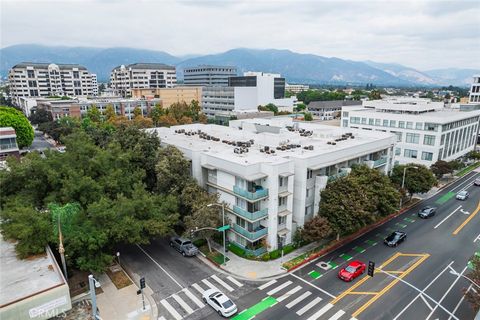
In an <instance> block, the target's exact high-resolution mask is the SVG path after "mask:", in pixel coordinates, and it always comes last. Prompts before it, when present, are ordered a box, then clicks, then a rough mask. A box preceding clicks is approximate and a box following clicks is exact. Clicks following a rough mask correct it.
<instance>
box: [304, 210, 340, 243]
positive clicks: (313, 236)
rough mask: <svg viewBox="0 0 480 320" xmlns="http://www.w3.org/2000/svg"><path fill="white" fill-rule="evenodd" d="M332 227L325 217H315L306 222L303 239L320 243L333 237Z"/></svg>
mask: <svg viewBox="0 0 480 320" xmlns="http://www.w3.org/2000/svg"><path fill="white" fill-rule="evenodd" d="M332 232H333V230H332V227H331V226H330V223H329V222H328V220H327V219H326V218H325V217H322V216H319V215H317V216H315V217H313V219H311V220H310V221H308V222H306V223H305V225H304V227H303V230H302V238H303V239H305V240H307V241H318V240H323V239H325V238H328V237H329V236H331V235H332Z"/></svg>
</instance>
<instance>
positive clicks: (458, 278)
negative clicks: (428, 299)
mask: <svg viewBox="0 0 480 320" xmlns="http://www.w3.org/2000/svg"><path fill="white" fill-rule="evenodd" d="M467 268H468V267H465V268H463V270H462V272H460V274H459V275H458V276H457V278H456V279H455V281H453V283H452V284H451V285H450V287H448V290H447V291H445V293H444V294H443V296H442V298H441V299H440V300H439V301H438V304H441V303H442V301H443V299H445V297H446V296H447V294H448V293H449V292H450V290H452V288H453V286H455V284H457V282H458V280H460V278H461V277H462V275H463V273H464V272H465V270H467ZM437 308H438V305H436V306H435V308H433V310H432V311H431V312H430V314H429V315H428V317H427V318H426V319H425V320H428V319H430V317H431V316H432V315H433V313H434V312H435V310H437Z"/></svg>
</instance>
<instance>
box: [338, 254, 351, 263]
mask: <svg viewBox="0 0 480 320" xmlns="http://www.w3.org/2000/svg"><path fill="white" fill-rule="evenodd" d="M340 258H342V259H343V260H345V261H350V260H352V259H353V257H352V256H349V255H348V254H345V253H342V254H341V255H340Z"/></svg>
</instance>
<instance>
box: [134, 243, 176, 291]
mask: <svg viewBox="0 0 480 320" xmlns="http://www.w3.org/2000/svg"><path fill="white" fill-rule="evenodd" d="M137 247H139V248H140V250H142V251H143V253H145V255H146V256H147V257H149V258H150V260H152V261H153V263H155V264H156V265H157V267H159V268H160V269H162V271H163V272H165V274H166V275H167V276H169V277H170V279H172V280H173V282H175V283H176V284H177V285H178V286H179V287H180V289H183V286H182V285H181V284H180V283H178V281H177V280H175V278H173V276H171V275H170V273H168V272H167V270H165V269H163V267H162V266H161V265H160V264H158V262H157V261H155V259H153V258H152V257H151V256H150V255H149V254H148V253H147V252H146V251H145V250H143V248H142V247H140V246H139V245H138V244H137Z"/></svg>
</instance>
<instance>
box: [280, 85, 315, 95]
mask: <svg viewBox="0 0 480 320" xmlns="http://www.w3.org/2000/svg"><path fill="white" fill-rule="evenodd" d="M309 89H310V86H308V85H306V84H290V83H287V84H286V85H285V90H287V91H290V92H293V93H299V92H302V91H307V90H309Z"/></svg>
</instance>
